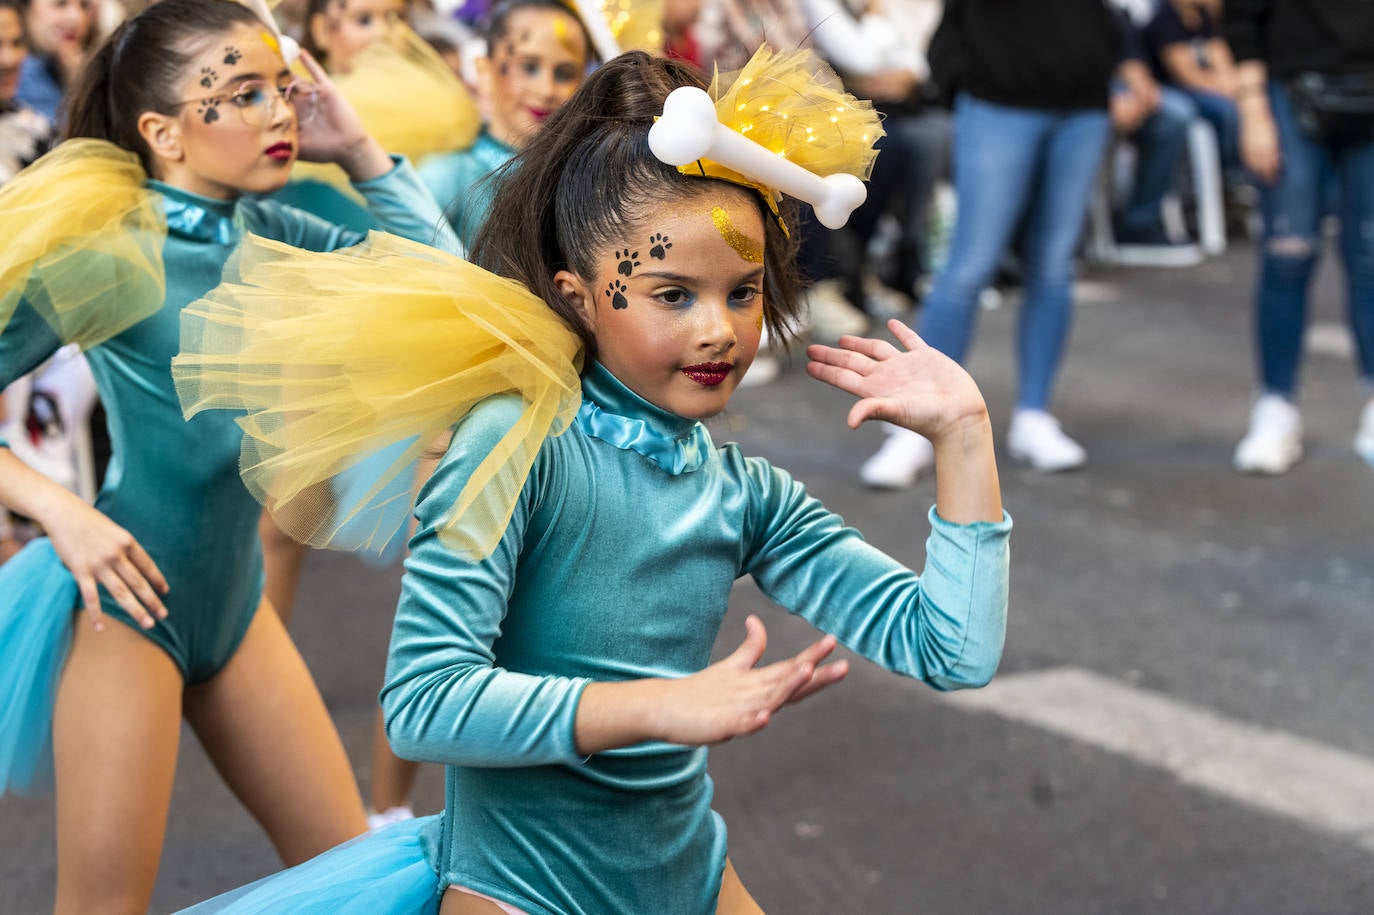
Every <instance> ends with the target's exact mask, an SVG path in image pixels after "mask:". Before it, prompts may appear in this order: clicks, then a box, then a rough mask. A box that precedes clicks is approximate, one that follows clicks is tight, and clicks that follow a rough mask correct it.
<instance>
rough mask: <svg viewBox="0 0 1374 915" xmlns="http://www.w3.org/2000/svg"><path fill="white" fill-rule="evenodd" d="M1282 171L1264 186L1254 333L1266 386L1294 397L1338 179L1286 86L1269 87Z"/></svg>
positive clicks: (1261, 373)
mask: <svg viewBox="0 0 1374 915" xmlns="http://www.w3.org/2000/svg"><path fill="white" fill-rule="evenodd" d="M1269 105H1270V108H1271V110H1272V111H1273V113H1274V124H1275V126H1276V127H1277V128H1278V134H1279V149H1280V151H1281V153H1282V156H1283V165H1282V168H1281V169H1280V170H1279V177H1278V180H1277V181H1276V182H1275V183H1274V184H1272V185H1264V184H1261V185H1260V212H1261V214H1262V215H1263V217H1264V233H1263V236H1262V238H1261V242H1260V250H1259V289H1258V292H1257V294H1256V296H1255V333H1256V343H1257V350H1258V355H1259V373H1260V384H1261V385H1262V387H1263V389H1264V390H1265V391H1268V392H1270V393H1274V394H1279V395H1281V396H1283V397H1289V398H1291V397H1292V396H1293V395H1294V394H1295V393H1296V392H1297V382H1298V369H1299V366H1300V364H1301V360H1302V336H1303V329H1304V327H1305V326H1306V323H1307V291H1308V287H1309V285H1310V283H1311V280H1312V273H1313V270H1314V268H1315V267H1316V264H1317V257H1318V255H1319V254H1320V251H1321V236H1320V226H1321V217H1322V211H1323V209H1324V206H1323V203H1324V189H1325V188H1326V186H1327V183H1328V178H1329V176H1330V173H1331V160H1330V157H1329V156H1328V154H1327V151H1326V149H1325V148H1324V147H1323V146H1322V145H1321V144H1319V143H1317V142H1316V141H1315V140H1313V139H1312V138H1311V137H1309V136H1308V135H1307V134H1306V133H1304V132H1303V130H1302V128H1300V127H1299V126H1298V122H1297V118H1296V116H1295V115H1294V112H1293V105H1292V103H1291V102H1290V101H1289V99H1288V95H1287V93H1286V92H1285V90H1284V89H1283V87H1282V86H1281V85H1279V84H1278V83H1271V84H1270V86H1269Z"/></svg>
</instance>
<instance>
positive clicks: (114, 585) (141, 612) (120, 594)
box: [97, 568, 153, 629]
mask: <svg viewBox="0 0 1374 915" xmlns="http://www.w3.org/2000/svg"><path fill="white" fill-rule="evenodd" d="M97 578H98V579H99V581H100V583H101V584H102V585H104V586H105V590H106V591H109V592H110V596H111V597H113V598H114V599H115V603H117V604H119V606H121V607H123V608H124V612H125V613H127V614H129V616H131V617H133V618H134V621H135V622H137V623H138V624H139V625H140V626H142V627H143V628H144V629H151V628H153V618H152V617H151V616H149V615H148V611H147V610H145V609H144V608H143V605H142V604H140V603H139V602H138V601H137V600H135V599H134V595H133V592H132V591H130V590H129V588H128V586H127V585H125V584H124V582H123V580H122V579H121V578H120V577H119V575H118V574H116V573H115V571H114V570H113V569H110V568H105V569H101V571H100V574H99V575H98V576H97Z"/></svg>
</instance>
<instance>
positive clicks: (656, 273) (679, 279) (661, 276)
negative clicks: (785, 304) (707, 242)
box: [635, 267, 764, 283]
mask: <svg viewBox="0 0 1374 915" xmlns="http://www.w3.org/2000/svg"><path fill="white" fill-rule="evenodd" d="M763 274H764V270H763V268H762V267H759V268H758V269H757V270H750V271H749V272H748V273H745V274H741V275H740V277H739V281H740V282H744V281H746V280H757V279H761V278H762V277H763ZM635 277H636V278H639V277H652V278H653V279H657V280H667V281H668V282H670V283H694V282H698V281H700V280H701V277H700V276H688V275H686V274H685V273H672V272H670V271H667V270H641V271H639V272H638V273H636V274H635Z"/></svg>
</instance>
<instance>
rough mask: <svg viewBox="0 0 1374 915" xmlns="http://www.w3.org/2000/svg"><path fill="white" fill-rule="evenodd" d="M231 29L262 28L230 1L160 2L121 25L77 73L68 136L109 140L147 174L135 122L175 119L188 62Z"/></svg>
mask: <svg viewBox="0 0 1374 915" xmlns="http://www.w3.org/2000/svg"><path fill="white" fill-rule="evenodd" d="M236 25H251V26H258V27H260V28H261V27H265V26H263V24H262V22H261V21H260V20H259V19H258V17H257V16H256V15H255V14H254V13H253V11H252V10H250V9H248V7H246V6H242V5H240V4H238V3H234V2H233V0H160V2H158V3H154V4H153V5H152V6H150V7H148V8H147V9H146V10H144V11H143V12H141V13H139V14H138V15H137V16H135V17H133V18H132V19H129V20H127V21H125V22H124V23H123V24H122V25H120V27H119V28H117V29H115V31H114V34H112V35H111V36H110V37H109V38H108V39H106V41H105V43H104V44H103V45H101V46H100V50H98V51H96V52H95V56H94V57H92V58H91V59H90V60H89V61H88V62H87V63H86V66H85V67H84V68H83V69H82V72H81V76H80V78H79V79H78V80H77V84H76V87H75V88H74V89H73V91H72V94H71V96H70V97H69V98H68V102H67V104H68V108H67V112H68V114H67V130H66V138H67V139H73V138H76V137H90V138H92V139H96V140H108V141H110V142H111V143H113V144H115V145H116V146H119V147H122V148H123V149H127V150H129V151H130V152H132V153H136V154H137V155H138V158H139V161H140V162H142V163H143V168H144V170H145V171H147V172H148V173H149V174H152V166H153V161H152V160H153V156H152V151H151V150H149V149H148V144H147V143H145V142H144V140H143V137H142V135H140V134H139V132H138V119H139V116H140V115H142V114H143V113H144V112H147V111H155V112H157V113H159V114H167V115H170V114H175V113H176V110H177V104H178V103H179V102H180V101H181V99H180V98H178V97H177V93H178V91H179V89H180V87H181V84H182V83H183V82H184V81H185V79H186V71H187V68H188V67H190V65H191V62H192V61H193V60H194V59H195V58H196V56H197V55H198V54H199V53H200V52H201V51H202V50H203V49H204V47H205V45H206V44H207V43H208V42H210V41H213V40H215V39H216V38H218V36H220V35H222V34H223V33H224V32H227V31H229V30H230V29H231V28H233V27H234V26H236Z"/></svg>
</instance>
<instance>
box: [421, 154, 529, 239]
mask: <svg viewBox="0 0 1374 915" xmlns="http://www.w3.org/2000/svg"><path fill="white" fill-rule="evenodd" d="M514 156H515V150H513V149H511V148H510V147H509V146H507V145H506V144H504V143H502V142H501V141H500V140H498V139H496V138H495V137H493V136H492V135H491V133H490V132H489V131H488V130H487V129H486V128H485V127H483V128H482V132H481V133H480V134H478V136H477V140H476V141H475V142H474V143H473V144H472V145H471V146H469V147H468V148H467V149H462V150H459V151H458V152H451V153H444V154H442V155H438V156H430V157H429V158H428V159H426V160H425V161H423V162H421V163H420V167H419V173H420V180H421V181H423V182H424V183H425V187H427V188H429V192H430V193H431V194H433V195H434V199H435V201H436V202H438V204H439V207H440V209H442V210H443V211H444V215H445V216H447V217H448V221H449V224H450V225H452V226H453V231H454V232H456V233H457V234H458V238H459V239H460V240H461V241H462V242H463V244H464V245H466V246H467V247H469V248H471V247H472V241H473V239H474V238H476V237H477V230H478V229H480V228H482V223H483V222H485V221H486V218H487V213H488V212H490V210H491V203H492V201H493V200H494V199H495V198H496V184H497V182H496V180H495V177H494V173H495V172H496V170H497V169H499V168H500V167H501V166H503V165H505V164H506V163H507V162H509V161H510V160H511V159H512V158H514Z"/></svg>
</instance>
